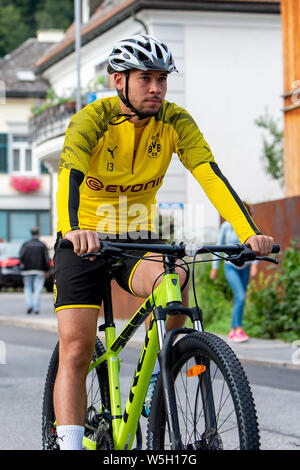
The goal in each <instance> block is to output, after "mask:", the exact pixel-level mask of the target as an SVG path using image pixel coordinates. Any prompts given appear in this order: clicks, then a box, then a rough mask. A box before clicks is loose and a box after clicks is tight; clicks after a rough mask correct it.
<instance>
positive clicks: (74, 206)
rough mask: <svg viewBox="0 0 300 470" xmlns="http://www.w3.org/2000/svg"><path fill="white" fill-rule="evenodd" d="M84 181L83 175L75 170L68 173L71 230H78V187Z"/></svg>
mask: <svg viewBox="0 0 300 470" xmlns="http://www.w3.org/2000/svg"><path fill="white" fill-rule="evenodd" d="M83 180H84V174H83V173H82V172H81V171H79V170H75V169H74V168H72V169H71V171H70V179H69V201H68V209H69V217H70V226H71V228H72V229H73V230H75V229H77V228H79V221H78V209H79V187H80V185H81V183H82V182H83Z"/></svg>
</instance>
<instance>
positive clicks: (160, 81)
mask: <svg viewBox="0 0 300 470" xmlns="http://www.w3.org/2000/svg"><path fill="white" fill-rule="evenodd" d="M115 75H119V76H121V77H115V84H116V86H117V87H118V88H119V89H121V90H122V92H123V94H124V96H125V74H124V73H122V74H117V73H116V74H115ZM167 77H168V74H167V73H166V72H160V71H157V70H151V71H145V72H144V71H142V70H131V71H130V74H129V91H128V94H129V101H130V103H131V104H132V106H133V107H134V108H135V109H137V110H138V111H139V112H140V113H142V114H144V115H145V116H154V115H155V114H157V112H158V111H159V109H160V107H161V105H162V103H163V101H164V99H165V96H166V93H167Z"/></svg>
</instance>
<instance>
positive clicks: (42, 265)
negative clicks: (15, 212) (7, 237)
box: [19, 227, 50, 314]
mask: <svg viewBox="0 0 300 470" xmlns="http://www.w3.org/2000/svg"><path fill="white" fill-rule="evenodd" d="M31 235H32V238H31V240H28V241H27V242H25V243H24V244H23V245H22V247H21V250H20V256H19V257H20V265H21V270H22V275H23V282H24V294H25V300H26V304H27V313H32V312H34V313H36V314H38V313H39V310H40V300H41V293H42V289H43V286H44V283H45V275H46V272H47V271H49V269H50V260H49V255H48V249H47V247H46V245H45V244H44V243H43V242H42V241H40V240H39V235H40V232H39V229H38V228H37V227H33V228H32V229H31Z"/></svg>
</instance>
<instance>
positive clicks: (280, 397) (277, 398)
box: [0, 325, 300, 450]
mask: <svg viewBox="0 0 300 470" xmlns="http://www.w3.org/2000/svg"><path fill="white" fill-rule="evenodd" d="M0 340H1V341H2V342H3V343H2V344H5V349H6V364H1V365H0V396H1V402H0V423H1V426H0V450H38V449H40V448H41V447H40V446H41V409H42V394H43V387H44V381H45V376H46V372H47V367H48V362H49V359H50V355H51V351H52V349H53V347H54V345H55V343H56V341H57V334H56V333H52V332H48V331H44V330H36V329H30V328H16V327H13V326H7V325H1V326H0ZM137 357H138V352H137V349H136V348H128V353H127V354H126V356H125V355H123V357H122V359H123V362H122V376H123V380H124V381H125V386H124V390H125V389H127V388H128V387H129V385H130V383H131V380H132V376H133V371H134V368H135V365H136V362H137ZM245 369H246V373H247V375H248V378H249V381H250V383H251V387H252V390H253V394H254V398H255V402H256V407H257V413H258V417H259V422H260V429H261V443H262V449H265V450H299V449H300V425H299V423H300V407H299V403H300V372H299V371H295V370H291V369H286V368H283V367H268V366H258V365H255V366H253V365H250V364H247V365H245ZM124 401H125V397H124ZM145 426H146V420H144V419H143V423H142V428H145Z"/></svg>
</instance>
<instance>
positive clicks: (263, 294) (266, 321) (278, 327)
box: [190, 242, 300, 341]
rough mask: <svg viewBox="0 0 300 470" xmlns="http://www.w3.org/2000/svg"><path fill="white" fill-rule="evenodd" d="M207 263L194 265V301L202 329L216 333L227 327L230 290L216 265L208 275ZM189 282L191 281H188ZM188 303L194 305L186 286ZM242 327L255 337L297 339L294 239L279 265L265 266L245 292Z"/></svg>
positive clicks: (299, 270) (299, 278) (298, 275)
mask: <svg viewBox="0 0 300 470" xmlns="http://www.w3.org/2000/svg"><path fill="white" fill-rule="evenodd" d="M210 270H211V262H206V263H200V264H198V265H197V267H196V270H195V273H196V278H195V285H196V292H197V302H198V305H199V307H200V308H201V309H202V310H203V317H204V328H205V329H206V330H208V331H213V332H216V333H220V334H227V333H228V331H229V329H230V322H231V311H232V306H233V299H232V292H231V289H230V287H229V285H228V283H227V281H226V279H225V276H224V271H223V266H222V265H220V268H219V272H218V278H217V280H215V281H212V280H211V279H210V277H209V273H210ZM190 284H192V283H190ZM190 305H191V306H193V305H195V302H194V298H193V292H192V286H190ZM243 327H244V329H245V331H246V332H247V334H249V335H250V336H253V337H257V338H278V339H283V340H285V341H294V340H296V339H299V338H300V251H299V248H298V247H297V244H296V242H294V243H293V244H292V245H291V246H290V247H289V248H288V249H287V250H286V251H285V252H284V253H283V254H282V256H281V259H280V264H279V265H273V264H272V265H268V274H264V273H263V272H260V273H259V276H258V279H257V280H253V281H251V282H250V284H249V287H248V292H247V301H246V305H245V312H244V321H243Z"/></svg>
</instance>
